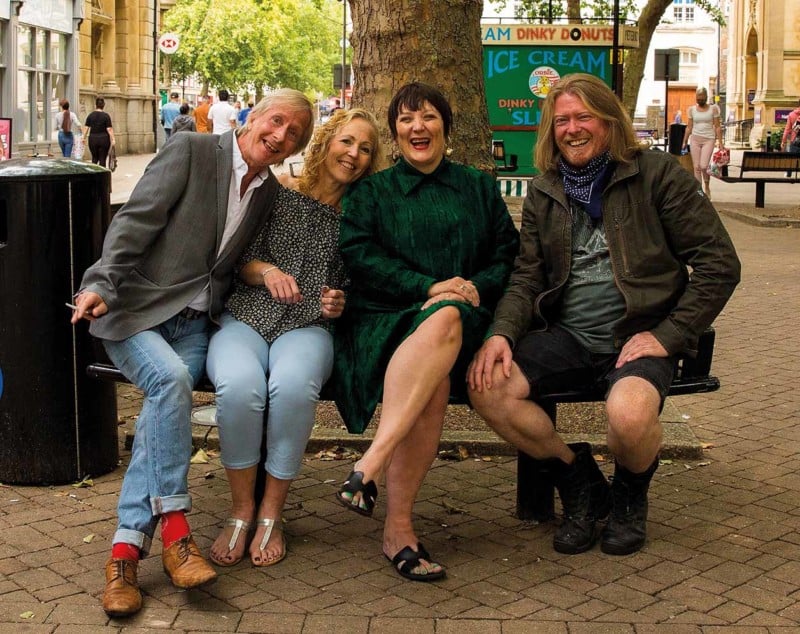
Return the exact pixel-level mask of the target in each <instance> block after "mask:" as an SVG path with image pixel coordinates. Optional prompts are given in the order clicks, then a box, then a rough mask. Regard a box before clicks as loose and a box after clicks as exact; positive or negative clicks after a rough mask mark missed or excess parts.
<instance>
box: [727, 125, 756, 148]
mask: <svg viewBox="0 0 800 634" xmlns="http://www.w3.org/2000/svg"><path fill="white" fill-rule="evenodd" d="M722 125H723V128H724V135H725V146H726V147H730V146H732V147H736V146H739V147H748V148H749V147H750V133H751V132H752V131H753V120H752V119H741V120H739V121H726V122H725V123H723V124H722Z"/></svg>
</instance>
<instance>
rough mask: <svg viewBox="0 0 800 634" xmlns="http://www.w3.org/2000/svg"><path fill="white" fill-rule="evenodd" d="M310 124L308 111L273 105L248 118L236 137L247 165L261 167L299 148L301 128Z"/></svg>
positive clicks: (301, 135) (277, 160)
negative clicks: (242, 130)
mask: <svg viewBox="0 0 800 634" xmlns="http://www.w3.org/2000/svg"><path fill="white" fill-rule="evenodd" d="M309 125H311V118H310V116H309V114H308V112H307V111H304V110H291V109H290V108H287V107H286V106H283V105H275V106H273V107H272V108H269V109H268V110H265V111H264V112H260V113H258V114H257V115H256V116H253V115H252V113H251V115H250V118H249V120H248V129H247V130H246V131H245V132H244V133H243V134H241V135H240V136H239V138H238V143H239V149H240V150H241V152H242V158H243V159H244V161H245V163H247V165H248V167H250V168H252V169H257V170H261V169H264V168H265V167H267V166H268V165H275V164H276V163H280V162H281V161H283V160H284V159H286V158H288V157H290V156H291V155H292V154H294V153H295V152H296V151H297V150H298V148H299V142H300V139H301V138H302V137H303V131H304V130H305V129H306V128H307V126H309Z"/></svg>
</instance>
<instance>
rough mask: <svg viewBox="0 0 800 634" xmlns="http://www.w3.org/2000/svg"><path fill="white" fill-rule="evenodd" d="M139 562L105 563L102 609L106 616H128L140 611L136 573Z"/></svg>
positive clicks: (117, 561)
mask: <svg viewBox="0 0 800 634" xmlns="http://www.w3.org/2000/svg"><path fill="white" fill-rule="evenodd" d="M138 567H139V562H138V561H134V560H133V559H109V560H108V561H107V562H106V588H105V590H103V609H104V610H105V611H106V614H108V616H114V617H116V616H130V615H131V614H135V613H136V612H138V611H139V610H141V609H142V593H141V592H139V582H138V581H137V579H136V571H137V568H138Z"/></svg>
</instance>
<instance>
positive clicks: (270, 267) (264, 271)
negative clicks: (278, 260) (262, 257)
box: [261, 266, 278, 277]
mask: <svg viewBox="0 0 800 634" xmlns="http://www.w3.org/2000/svg"><path fill="white" fill-rule="evenodd" d="M277 268H278V267H277V266H268V267H267V268H265V269H264V270H263V271H261V277H264V276H265V275H266V274H267V273H269V272H270V271H275V270H277Z"/></svg>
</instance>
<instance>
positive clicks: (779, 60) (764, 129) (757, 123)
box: [727, 0, 800, 147]
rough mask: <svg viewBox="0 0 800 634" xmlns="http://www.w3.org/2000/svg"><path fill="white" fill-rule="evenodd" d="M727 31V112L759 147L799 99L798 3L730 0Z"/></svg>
mask: <svg viewBox="0 0 800 634" xmlns="http://www.w3.org/2000/svg"><path fill="white" fill-rule="evenodd" d="M728 34H729V43H728V47H729V48H728V69H727V72H728V78H727V79H728V80H727V88H728V94H727V97H728V110H729V112H732V113H733V115H732V116H734V117H735V118H736V119H752V120H753V130H752V133H751V135H750V144H751V145H752V146H754V147H759V146H761V144H762V143H763V141H764V139H765V138H766V136H767V133H768V132H769V133H772V135H773V136H775V134H776V133H777V134H778V135H780V133H782V131H783V128H784V126H785V121H786V116H787V115H788V113H789V111H791V110H792V109H793V108H795V107H797V103H798V99H800V1H798V0H730V12H729V14H728Z"/></svg>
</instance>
